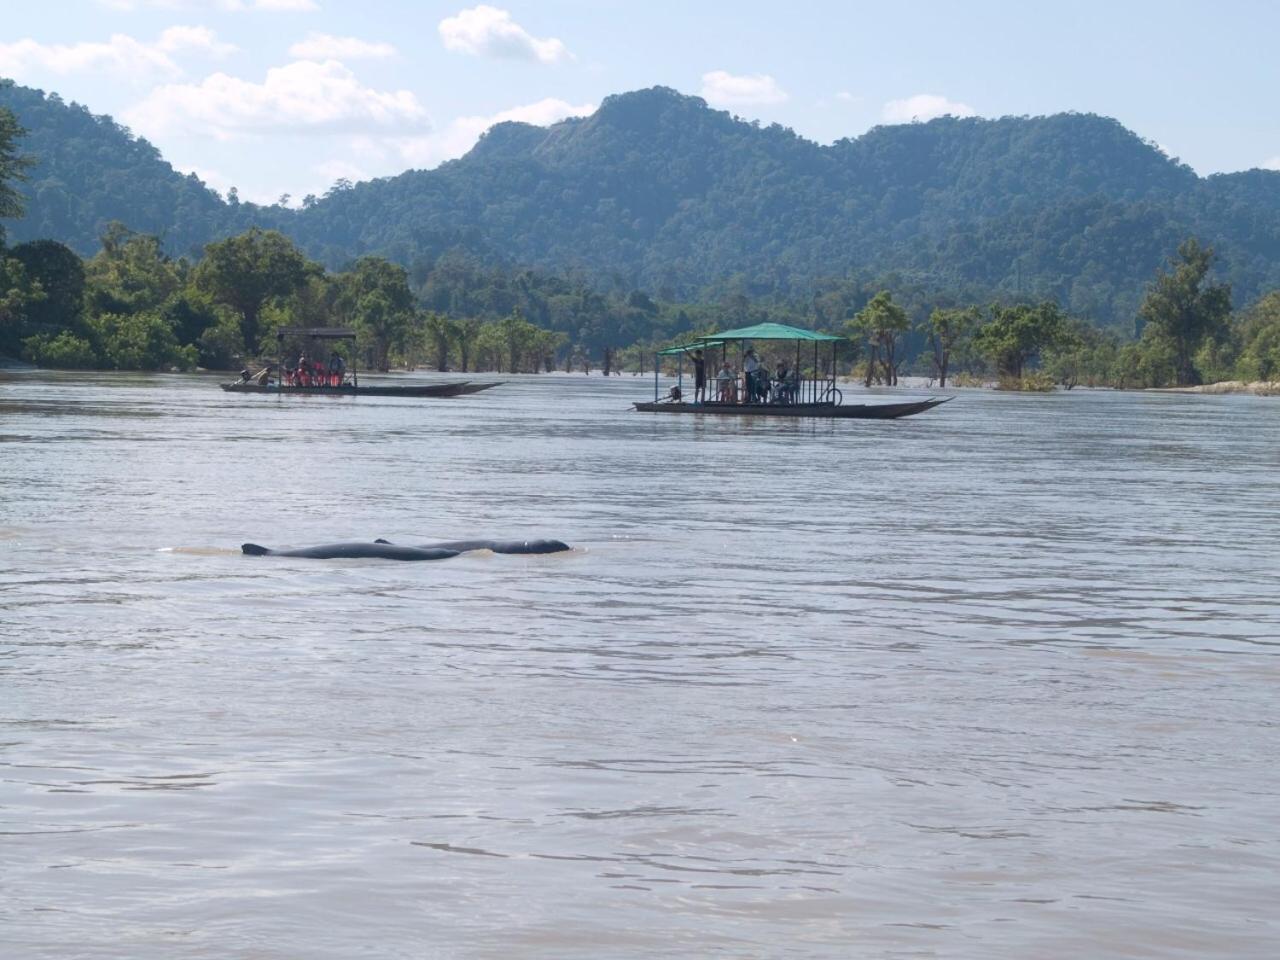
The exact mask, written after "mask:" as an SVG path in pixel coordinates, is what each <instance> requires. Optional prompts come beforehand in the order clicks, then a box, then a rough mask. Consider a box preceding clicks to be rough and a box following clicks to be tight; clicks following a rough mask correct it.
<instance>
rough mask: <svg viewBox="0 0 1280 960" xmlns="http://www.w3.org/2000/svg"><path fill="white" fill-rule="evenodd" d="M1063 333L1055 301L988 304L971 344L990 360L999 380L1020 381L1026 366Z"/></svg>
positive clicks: (1054, 343) (1060, 314)
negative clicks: (985, 316)
mask: <svg viewBox="0 0 1280 960" xmlns="http://www.w3.org/2000/svg"><path fill="white" fill-rule="evenodd" d="M1065 333H1066V326H1065V321H1064V318H1063V316H1062V311H1061V310H1060V309H1059V308H1058V305H1057V304H1056V303H1051V302H1047V301H1046V302H1045V303H1041V304H1039V305H1036V306H1031V305H1029V304H1018V305H1016V306H1001V305H999V304H997V305H995V306H992V307H991V309H990V316H989V318H988V320H987V322H986V323H985V324H983V325H982V327H981V328H979V330H978V332H977V334H976V335H975V337H974V344H975V346H976V347H977V348H978V349H979V350H980V351H981V352H982V353H983V354H985V355H986V356H987V358H988V359H989V360H990V361H991V363H992V365H993V366H994V367H995V370H996V375H997V376H998V377H999V378H1000V380H1001V381H1008V382H1014V383H1020V382H1022V381H1024V379H1025V376H1026V370H1027V365H1028V364H1030V363H1033V362H1034V361H1035V360H1036V359H1037V358H1038V357H1039V356H1040V354H1041V352H1042V351H1044V350H1046V349H1051V348H1053V347H1054V346H1056V345H1057V344H1058V343H1059V342H1060V340H1061V339H1062V338H1063V336H1064V335H1065Z"/></svg>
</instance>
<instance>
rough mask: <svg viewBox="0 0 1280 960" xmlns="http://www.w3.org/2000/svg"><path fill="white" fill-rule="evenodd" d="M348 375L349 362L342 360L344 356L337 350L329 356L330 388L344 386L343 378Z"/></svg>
mask: <svg viewBox="0 0 1280 960" xmlns="http://www.w3.org/2000/svg"><path fill="white" fill-rule="evenodd" d="M346 375H347V362H346V361H345V360H343V359H342V355H341V354H340V353H338V351H337V350H335V351H333V353H332V354H330V356H329V386H331V387H340V386H342V381H343V378H344V377H346Z"/></svg>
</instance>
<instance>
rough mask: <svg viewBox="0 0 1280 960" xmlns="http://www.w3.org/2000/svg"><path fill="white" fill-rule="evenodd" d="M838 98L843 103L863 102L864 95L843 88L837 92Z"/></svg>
mask: <svg viewBox="0 0 1280 960" xmlns="http://www.w3.org/2000/svg"><path fill="white" fill-rule="evenodd" d="M836 99H837V100H839V101H840V102H841V103H861V102H862V100H863V98H862V97H860V96H858V95H857V94H855V93H850V92H849V91H848V90H841V91H840V92H839V93H837V94H836Z"/></svg>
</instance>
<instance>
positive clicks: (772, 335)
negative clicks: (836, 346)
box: [700, 323, 844, 346]
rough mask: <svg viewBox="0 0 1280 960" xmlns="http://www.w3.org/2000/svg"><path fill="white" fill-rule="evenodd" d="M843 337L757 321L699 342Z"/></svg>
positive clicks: (715, 334) (716, 342) (811, 339)
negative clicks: (754, 323)
mask: <svg viewBox="0 0 1280 960" xmlns="http://www.w3.org/2000/svg"><path fill="white" fill-rule="evenodd" d="M843 339H844V337H833V336H831V334H829V333H817V332H815V331H813V330H801V329H800V328H799V327H789V326H787V325H786V324H785V323H757V324H756V325H755V326H752V327H739V328H738V329H737V330H721V331H720V332H719V333H713V334H711V335H710V336H707V337H704V338H702V340H701V341H700V342H701V343H703V344H706V345H709V346H710V345H714V344H718V343H723V342H725V341H726V340H806V341H815V340H821V341H824V342H827V341H833V340H843Z"/></svg>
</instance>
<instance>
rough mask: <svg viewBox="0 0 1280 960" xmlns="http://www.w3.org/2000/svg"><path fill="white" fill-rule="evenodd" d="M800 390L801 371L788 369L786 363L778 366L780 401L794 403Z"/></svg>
mask: <svg viewBox="0 0 1280 960" xmlns="http://www.w3.org/2000/svg"><path fill="white" fill-rule="evenodd" d="M799 392H800V371H799V370H789V369H787V365H786V363H783V364H782V366H781V367H779V368H778V402H779V403H786V404H792V403H795V402H796V394H797V393H799Z"/></svg>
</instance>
